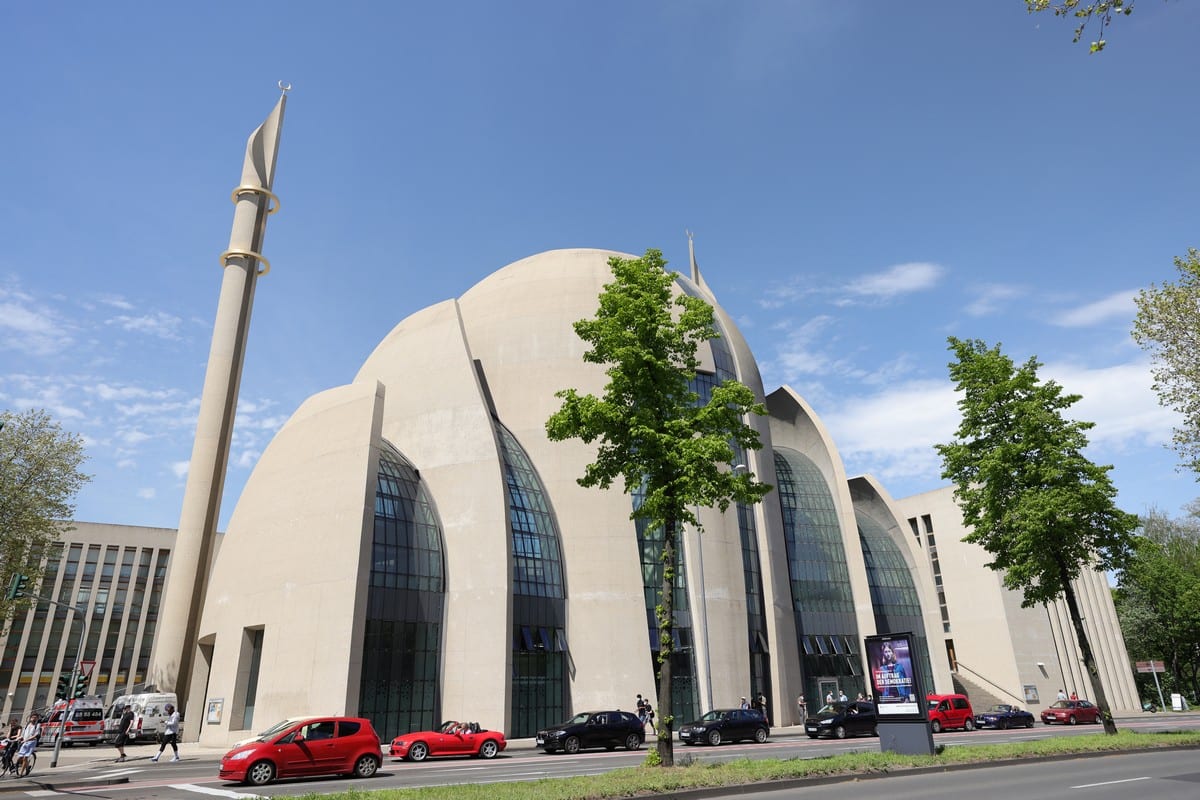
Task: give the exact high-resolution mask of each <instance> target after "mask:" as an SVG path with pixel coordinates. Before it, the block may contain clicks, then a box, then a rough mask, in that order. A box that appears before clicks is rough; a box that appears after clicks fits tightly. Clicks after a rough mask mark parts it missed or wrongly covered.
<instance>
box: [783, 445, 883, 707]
mask: <svg viewBox="0 0 1200 800" xmlns="http://www.w3.org/2000/svg"><path fill="white" fill-rule="evenodd" d="M775 482H776V486H775V491H776V494H777V495H778V497H779V507H780V511H781V512H782V515H783V534H784V542H785V544H786V546H787V557H788V579H789V582H790V584H791V594H792V610H793V613H794V615H795V619H796V641H797V642H798V643H799V646H800V669H801V673H802V676H803V679H804V694H805V696H807V697H811V698H817V697H821V696H822V692H821V691H820V689H821V686H822V685H828V684H829V683H830V682H831V681H832V682H833V683H834V684H835V685H836V686H837V687H838V688H840V689H844V690H845V691H846V693H847V695H848V696H851V697H853V696H854V695H855V694H856V693H857V692H860V691H864V689H865V687H864V681H863V677H862V668H861V666H860V664H861V660H860V655H859V647H858V643H859V641H860V638H859V630H858V619H857V618H856V617H855V615H854V595H853V592H852V591H851V589H850V570H849V568H848V567H847V566H846V551H845V548H844V545H843V543H842V533H841V525H839V524H838V515H837V508H836V507H835V506H834V502H833V494H832V493H831V492H830V490H829V485H828V484H827V483H826V482H825V477H824V476H823V475H822V474H821V471H820V470H819V469H818V468H817V465H816V464H814V463H813V462H812V460H811V459H809V458H808V456H806V455H804V454H803V453H800V452H799V451H797V450H793V449H791V448H787V447H776V448H775ZM812 707H813V708H814V709H815V706H812Z"/></svg>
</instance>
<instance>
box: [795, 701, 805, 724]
mask: <svg viewBox="0 0 1200 800" xmlns="http://www.w3.org/2000/svg"><path fill="white" fill-rule="evenodd" d="M796 711H798V712H800V722H801V723H803V722H804V720H805V719H807V718H808V702H807V701H806V700H805V699H804V695H800V696H799V697H797V698H796Z"/></svg>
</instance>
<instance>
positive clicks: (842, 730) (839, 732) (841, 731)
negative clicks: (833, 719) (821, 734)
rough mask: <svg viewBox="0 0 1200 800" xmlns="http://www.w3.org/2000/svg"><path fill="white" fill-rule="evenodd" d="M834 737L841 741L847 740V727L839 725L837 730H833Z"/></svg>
mask: <svg viewBox="0 0 1200 800" xmlns="http://www.w3.org/2000/svg"><path fill="white" fill-rule="evenodd" d="M833 735H834V736H836V737H837V738H839V739H845V738H846V726H845V725H838V726H837V727H836V728H834V729H833Z"/></svg>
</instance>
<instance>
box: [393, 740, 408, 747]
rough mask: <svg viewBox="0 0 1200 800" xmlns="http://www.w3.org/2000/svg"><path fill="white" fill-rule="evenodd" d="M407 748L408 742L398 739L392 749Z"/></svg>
mask: <svg viewBox="0 0 1200 800" xmlns="http://www.w3.org/2000/svg"><path fill="white" fill-rule="evenodd" d="M405 746H406V742H405V741H404V740H403V739H397V740H396V741H394V742H392V747H405Z"/></svg>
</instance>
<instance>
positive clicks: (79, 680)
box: [71, 672, 88, 698]
mask: <svg viewBox="0 0 1200 800" xmlns="http://www.w3.org/2000/svg"><path fill="white" fill-rule="evenodd" d="M87 685H88V676H87V675H84V674H83V673H82V672H81V673H79V674H78V675H76V676H75V687H74V689H73V690H72V691H71V697H72V698H79V697H83V696H84V695H85V694H87Z"/></svg>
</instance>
